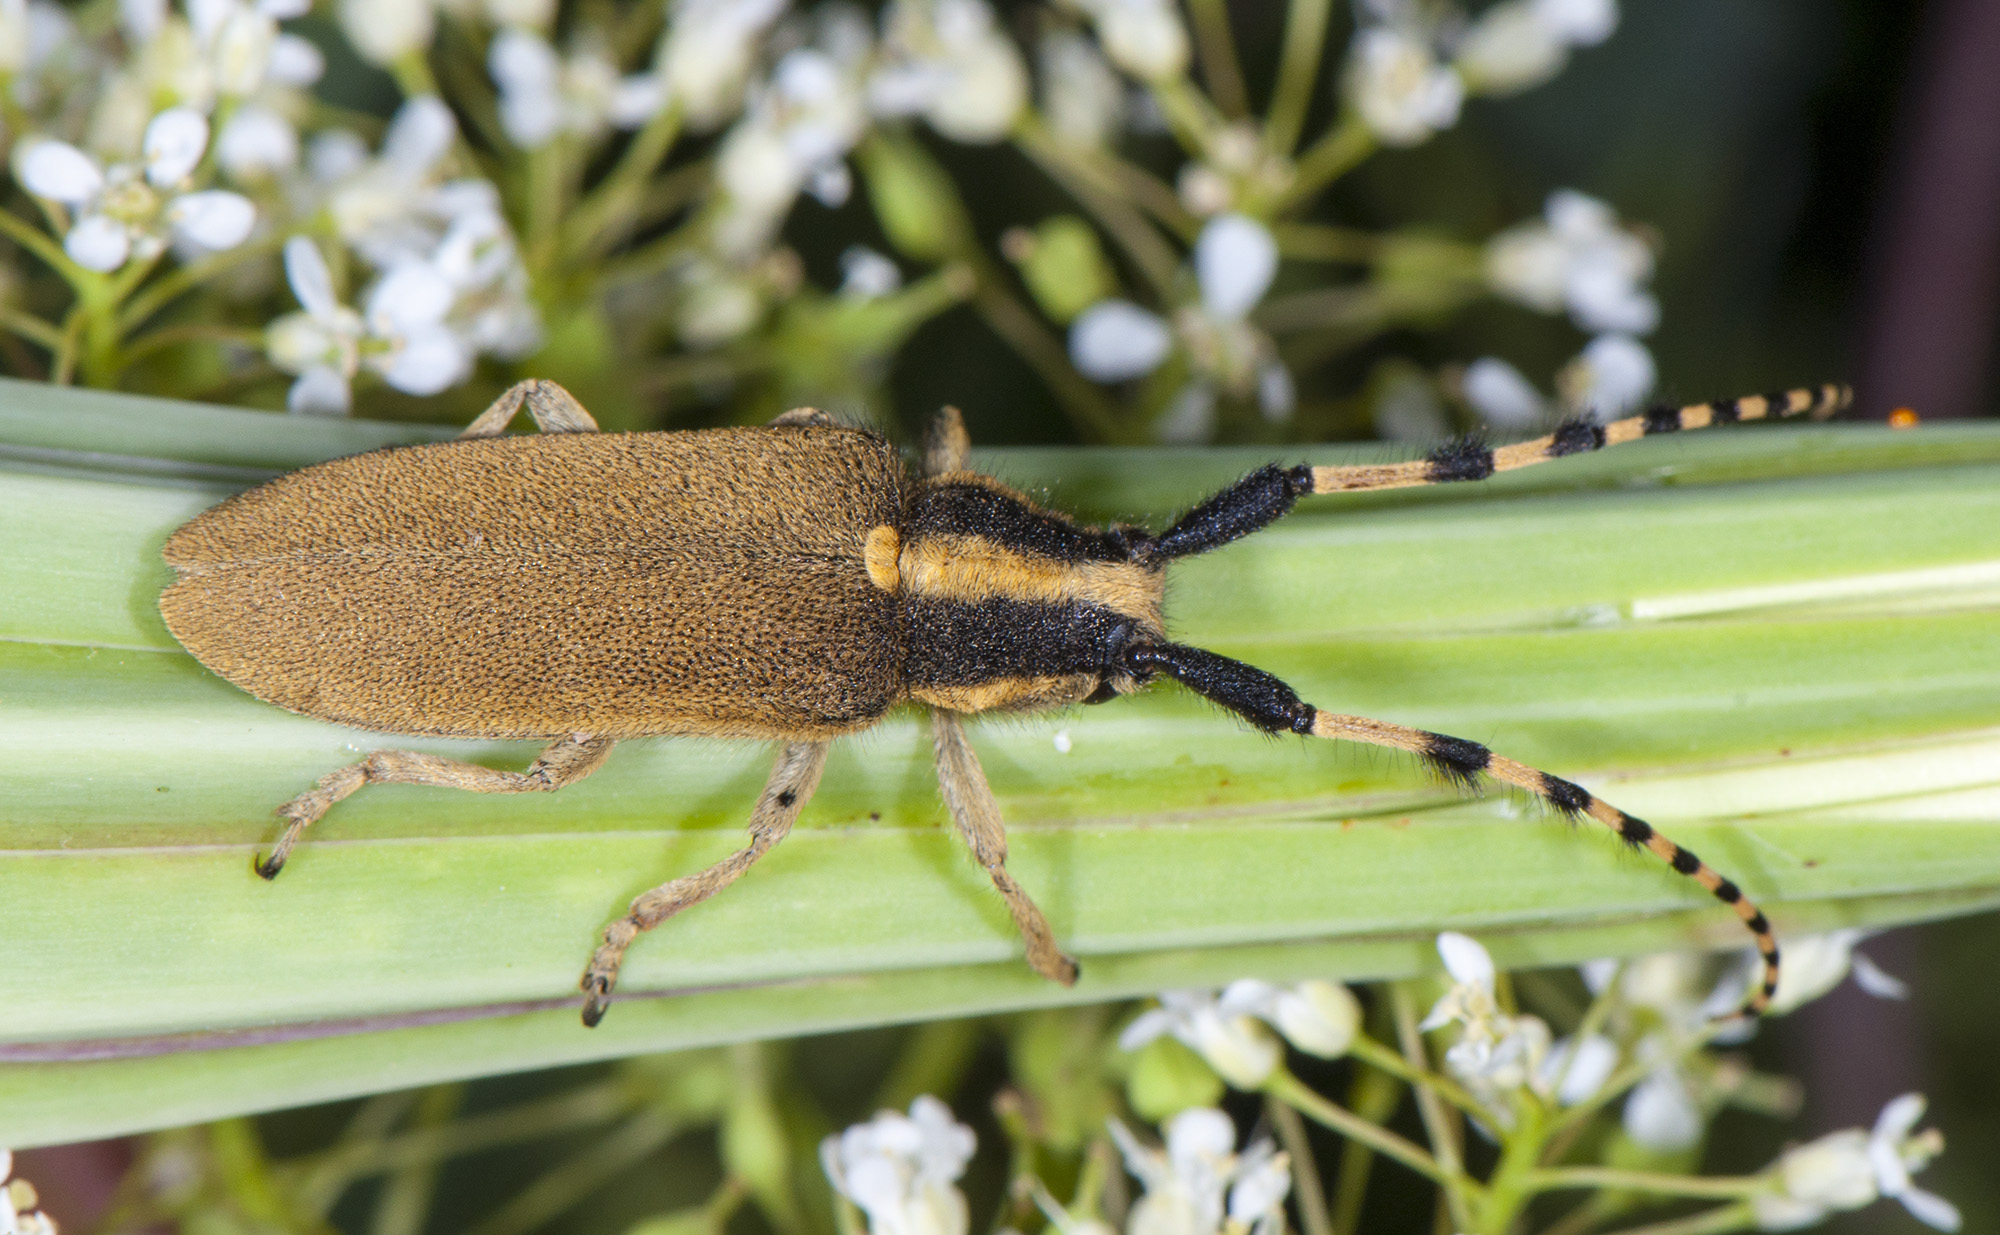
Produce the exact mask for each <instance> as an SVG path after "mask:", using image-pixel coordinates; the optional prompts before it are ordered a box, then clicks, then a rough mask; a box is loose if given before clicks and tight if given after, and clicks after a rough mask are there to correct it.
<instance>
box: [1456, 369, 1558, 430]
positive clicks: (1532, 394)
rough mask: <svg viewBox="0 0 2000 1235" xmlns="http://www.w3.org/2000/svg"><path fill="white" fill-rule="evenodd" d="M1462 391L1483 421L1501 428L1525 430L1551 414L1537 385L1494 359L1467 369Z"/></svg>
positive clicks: (1516, 370)
mask: <svg viewBox="0 0 2000 1235" xmlns="http://www.w3.org/2000/svg"><path fill="white" fill-rule="evenodd" d="M1460 389H1461V390H1462V391H1463V392H1464V394H1465V401H1466V402H1467V403H1470V404H1471V405H1472V410H1474V411H1476V412H1478V413H1479V416H1480V419H1482V420H1484V421H1485V422H1486V423H1487V424H1490V425H1494V426H1496V427H1498V428H1502V429H1525V428H1527V427H1529V426H1530V425H1533V424H1535V423H1537V422H1538V421H1540V420H1541V419H1542V418H1543V417H1544V416H1546V415H1547V414H1548V403H1547V401H1546V400H1544V399H1543V398H1542V392H1541V391H1539V390H1536V389H1535V386H1534V383H1532V382H1530V381H1529V380H1528V379H1527V378H1525V377H1522V376H1521V371H1520V370H1519V369H1516V368H1515V367H1514V366H1513V365H1510V364H1508V363H1507V362H1506V361H1504V360H1501V359H1499V358H1497V357H1494V356H1482V357H1480V358H1479V359H1478V360H1475V361H1473V362H1472V363H1471V364H1469V365H1467V366H1465V376H1464V378H1463V379H1461V381H1460Z"/></svg>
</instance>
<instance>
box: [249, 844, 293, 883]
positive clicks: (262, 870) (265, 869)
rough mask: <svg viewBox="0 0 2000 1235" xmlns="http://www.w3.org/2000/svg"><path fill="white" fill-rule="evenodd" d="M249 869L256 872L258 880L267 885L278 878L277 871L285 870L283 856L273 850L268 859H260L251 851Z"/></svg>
mask: <svg viewBox="0 0 2000 1235" xmlns="http://www.w3.org/2000/svg"><path fill="white" fill-rule="evenodd" d="M250 869H251V870H253V871H256V872H257V877H258V878H259V879H262V880H263V881H264V882H266V883H269V882H271V881H272V880H273V879H276V878H277V877H278V872H279V871H281V870H283V869H285V859H284V855H282V854H280V853H278V852H277V851H275V850H273V851H272V853H271V856H270V857H268V858H260V857H258V856H257V854H256V852H255V851H254V850H253V851H252V852H251V854H250Z"/></svg>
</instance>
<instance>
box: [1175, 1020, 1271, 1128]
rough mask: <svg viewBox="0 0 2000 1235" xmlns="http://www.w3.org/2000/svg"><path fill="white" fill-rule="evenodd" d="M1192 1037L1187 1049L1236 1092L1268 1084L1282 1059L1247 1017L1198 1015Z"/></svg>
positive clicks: (1265, 1033) (1265, 1032)
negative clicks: (1190, 1047)
mask: <svg viewBox="0 0 2000 1235" xmlns="http://www.w3.org/2000/svg"><path fill="white" fill-rule="evenodd" d="M1193 1037H1194V1041H1193V1042H1191V1043H1190V1045H1191V1046H1193V1047H1194V1049H1195V1050H1196V1051H1198V1052H1199V1053H1200V1054H1201V1057H1202V1059H1203V1060H1205V1061H1207V1063H1208V1066H1209V1067H1211V1068H1214V1069H1215V1073H1216V1075H1217V1076H1220V1077H1221V1078H1222V1079H1223V1080H1225V1081H1228V1082H1229V1083H1230V1084H1231V1085H1234V1086H1235V1087H1236V1088H1238V1089H1255V1088H1257V1087H1258V1086H1259V1085H1262V1084H1263V1083H1264V1082H1265V1081H1267V1080H1269V1079H1270V1077H1271V1073H1272V1072H1274V1071H1276V1070H1277V1067H1278V1063H1279V1060H1280V1058H1281V1057H1282V1052H1281V1051H1280V1050H1279V1047H1278V1043H1277V1040H1276V1039H1274V1038H1273V1037H1271V1035H1270V1032H1269V1031H1268V1030H1266V1029H1265V1028H1264V1025H1263V1022H1261V1021H1258V1020H1256V1019H1254V1018H1252V1017H1248V1016H1224V1015H1223V1014H1222V1013H1220V1012H1217V1011H1214V1010H1209V1011H1206V1012H1203V1013H1199V1014H1197V1015H1196V1017H1195V1020H1194V1034H1193ZM1231 1143H1232V1144H1233V1143H1234V1141H1233V1140H1232V1142H1231Z"/></svg>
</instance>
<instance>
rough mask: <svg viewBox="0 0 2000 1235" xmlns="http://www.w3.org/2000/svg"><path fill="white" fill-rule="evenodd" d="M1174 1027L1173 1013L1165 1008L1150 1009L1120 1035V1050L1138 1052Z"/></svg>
mask: <svg viewBox="0 0 2000 1235" xmlns="http://www.w3.org/2000/svg"><path fill="white" fill-rule="evenodd" d="M1173 1027H1174V1014H1173V1013H1171V1012H1169V1011H1167V1010H1166V1009H1165V1008H1148V1009H1146V1010H1145V1011H1144V1012H1141V1013H1140V1014H1139V1015H1138V1016H1137V1017H1136V1018H1134V1019H1133V1021H1132V1023H1131V1024H1130V1025H1127V1026H1125V1029H1124V1032H1122V1033H1120V1034H1119V1035H1118V1049H1119V1050H1121V1051H1136V1050H1138V1049H1139V1048H1140V1047H1142V1046H1144V1045H1146V1044H1147V1043H1148V1042H1151V1041H1153V1040H1154V1039H1155V1038H1159V1037H1162V1036H1164V1035H1165V1034H1166V1033H1167V1032H1168V1031H1169V1030H1171V1029H1172V1028H1173Z"/></svg>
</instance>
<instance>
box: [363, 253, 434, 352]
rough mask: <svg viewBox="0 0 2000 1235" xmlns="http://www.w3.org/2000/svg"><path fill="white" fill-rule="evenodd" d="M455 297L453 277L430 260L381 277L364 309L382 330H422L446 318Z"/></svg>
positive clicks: (395, 331)
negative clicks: (444, 274) (441, 272)
mask: <svg viewBox="0 0 2000 1235" xmlns="http://www.w3.org/2000/svg"><path fill="white" fill-rule="evenodd" d="M456 298H457V292H456V291H455V290H454V289H453V288H452V286H451V282H450V280H448V279H446V278H445V277H444V276H443V275H442V274H439V273H438V271H437V270H436V269H435V268H433V267H432V266H431V265H430V264H429V263H428V262H406V263H404V264H403V265H401V266H398V267H396V268H395V269H393V270H391V271H389V273H387V274H385V275H383V276H382V280H381V282H379V283H377V284H376V285H375V290H374V291H372V292H370V293H369V294H368V305H367V307H366V309H365V310H364V312H365V314H366V316H367V318H368V324H369V327H370V328H371V329H373V330H375V331H377V332H379V333H383V334H390V333H399V332H402V331H412V330H420V329H424V328H427V327H430V326H434V325H436V324H437V323H438V322H441V321H443V320H444V315H445V314H446V313H449V312H450V311H451V302H452V301H453V300H454V299H456Z"/></svg>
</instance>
